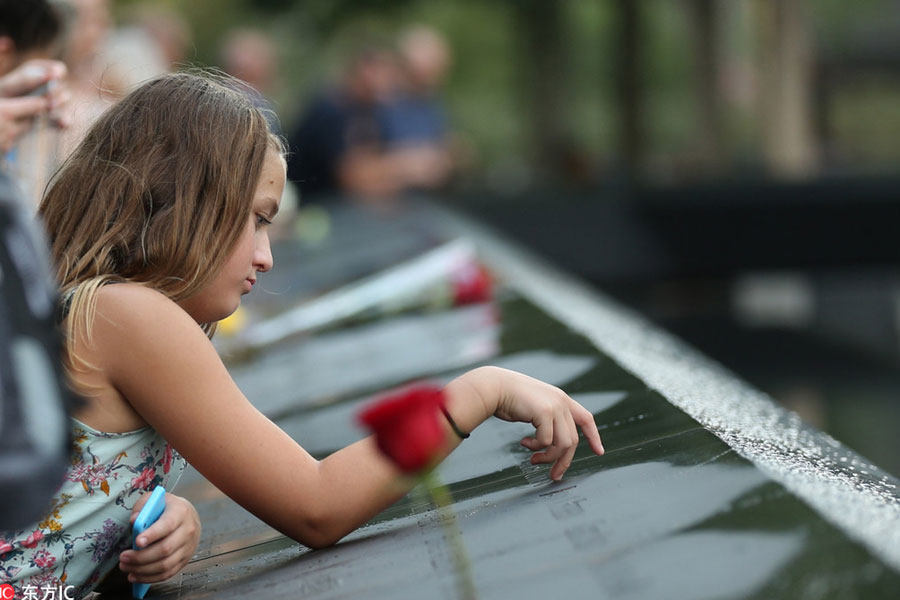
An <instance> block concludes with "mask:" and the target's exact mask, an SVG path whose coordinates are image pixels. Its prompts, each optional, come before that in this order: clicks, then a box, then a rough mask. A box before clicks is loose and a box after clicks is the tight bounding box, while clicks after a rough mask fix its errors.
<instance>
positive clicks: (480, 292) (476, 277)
mask: <svg viewBox="0 0 900 600" xmlns="http://www.w3.org/2000/svg"><path fill="white" fill-rule="evenodd" d="M451 281H452V282H453V304H454V306H459V305H461V304H474V303H475V302H486V301H488V300H490V299H491V291H492V288H493V285H492V282H491V276H490V274H489V273H488V271H487V269H486V268H485V267H484V265H482V264H481V263H479V262H472V263H468V264H466V265H465V266H463V267H462V268H460V269H458V270H456V271H455V272H454V273H453V275H452V276H451Z"/></svg>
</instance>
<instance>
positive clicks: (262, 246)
mask: <svg viewBox="0 0 900 600" xmlns="http://www.w3.org/2000/svg"><path fill="white" fill-rule="evenodd" d="M274 264H275V260H274V259H273V258H272V247H271V245H270V244H269V235H268V234H267V233H263V234H262V235H260V236H259V239H258V240H257V242H256V254H254V256H253V266H254V267H256V270H257V271H259V272H261V273H265V272H266V271H269V270H271V269H272V266H273V265H274Z"/></svg>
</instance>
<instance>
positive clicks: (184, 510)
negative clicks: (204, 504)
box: [119, 493, 200, 583]
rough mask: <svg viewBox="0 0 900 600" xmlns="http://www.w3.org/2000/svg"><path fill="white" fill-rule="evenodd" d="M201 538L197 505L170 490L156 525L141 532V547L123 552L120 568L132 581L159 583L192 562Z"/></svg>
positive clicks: (135, 513)
mask: <svg viewBox="0 0 900 600" xmlns="http://www.w3.org/2000/svg"><path fill="white" fill-rule="evenodd" d="M149 497H150V494H149V493H146V494H144V495H143V496H141V498H140V500H138V502H137V504H135V505H134V509H133V510H132V512H131V523H132V524H134V520H135V519H137V516H138V513H140V512H141V508H142V507H143V506H144V503H146V502H147V499H148V498H149ZM199 541H200V517H199V516H198V515H197V510H196V509H195V508H194V505H193V504H191V503H190V502H188V501H187V500H185V499H184V498H181V497H180V496H175V495H173V494H166V509H165V511H163V514H162V515H161V516H160V517H159V520H158V521H156V523H154V524H153V525H151V526H150V527H148V528H147V529H146V531H144V532H143V533H141V534H140V535H139V536H138V540H137V542H138V546H139V547H140V548H141V549H140V550H126V551H124V552H122V553H121V554H120V555H119V569H120V570H121V571H122V572H124V573H127V574H128V581H130V582H132V583H156V582H158V581H165V580H166V579H169V578H170V577H173V576H175V575H176V574H177V573H178V572H179V571H180V570H181V569H182V568H184V566H185V565H186V564H187V563H188V561H189V560H190V559H191V557H192V556H193V555H194V551H195V550H196V549H197V544H198V543H199Z"/></svg>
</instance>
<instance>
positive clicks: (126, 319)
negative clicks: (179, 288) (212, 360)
mask: <svg viewBox="0 0 900 600" xmlns="http://www.w3.org/2000/svg"><path fill="white" fill-rule="evenodd" d="M91 337H92V338H94V340H95V341H96V342H97V343H96V344H95V347H96V349H97V350H98V351H100V353H101V354H103V355H105V358H107V359H112V360H115V359H116V358H117V357H119V356H121V355H120V354H119V352H120V351H121V350H123V349H127V350H128V355H130V356H133V355H134V354H135V352H140V350H141V349H143V348H146V347H148V345H149V346H153V347H156V348H160V347H166V346H172V345H177V344H178V342H179V341H184V340H186V339H194V338H202V340H203V341H206V342H208V341H209V339H208V338H207V337H206V334H205V333H204V332H203V330H202V329H201V328H200V326H199V324H198V323H197V322H196V321H194V320H193V319H192V318H191V316H190V315H188V314H187V312H185V311H184V309H182V308H181V307H180V306H179V305H178V304H177V303H175V302H174V301H173V300H172V299H171V298H169V297H168V296H166V295H165V294H163V293H162V292H159V291H157V290H155V289H153V288H150V287H146V286H143V285H140V284H136V283H120V284H115V285H106V286H104V287H103V288H101V289H100V290H99V291H98V293H97V304H96V313H95V316H94V319H93V326H92V331H91Z"/></svg>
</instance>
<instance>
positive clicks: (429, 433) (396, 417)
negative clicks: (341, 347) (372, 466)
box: [359, 386, 444, 473]
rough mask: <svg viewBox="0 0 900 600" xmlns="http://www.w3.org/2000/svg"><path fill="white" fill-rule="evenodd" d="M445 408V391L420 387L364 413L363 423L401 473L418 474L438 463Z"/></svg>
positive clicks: (442, 438)
mask: <svg viewBox="0 0 900 600" xmlns="http://www.w3.org/2000/svg"><path fill="white" fill-rule="evenodd" d="M443 405H444V392H443V390H441V389H440V388H437V387H432V386H417V387H414V388H411V389H408V390H404V391H403V392H400V393H398V394H396V395H393V396H388V397H386V398H382V399H381V400H378V401H377V402H375V403H374V404H373V405H371V406H369V407H368V408H366V409H365V410H363V411H362V412H361V413H360V415H359V420H360V422H361V423H362V424H363V425H365V426H366V427H368V428H369V429H371V430H372V432H373V433H374V434H375V441H376V442H377V443H378V448H379V449H380V450H381V451H382V452H383V453H384V454H385V455H386V456H387V457H388V458H390V459H391V460H392V461H393V462H394V464H396V465H397V467H398V468H399V469H400V470H401V471H403V472H405V473H416V472H418V471H421V470H422V469H424V468H426V467H428V466H430V465H431V463H432V462H434V458H435V454H436V453H437V452H438V450H440V448H441V447H442V446H443V444H444V428H443V427H442V423H441V418H442V416H441V407H442V406H443Z"/></svg>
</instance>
